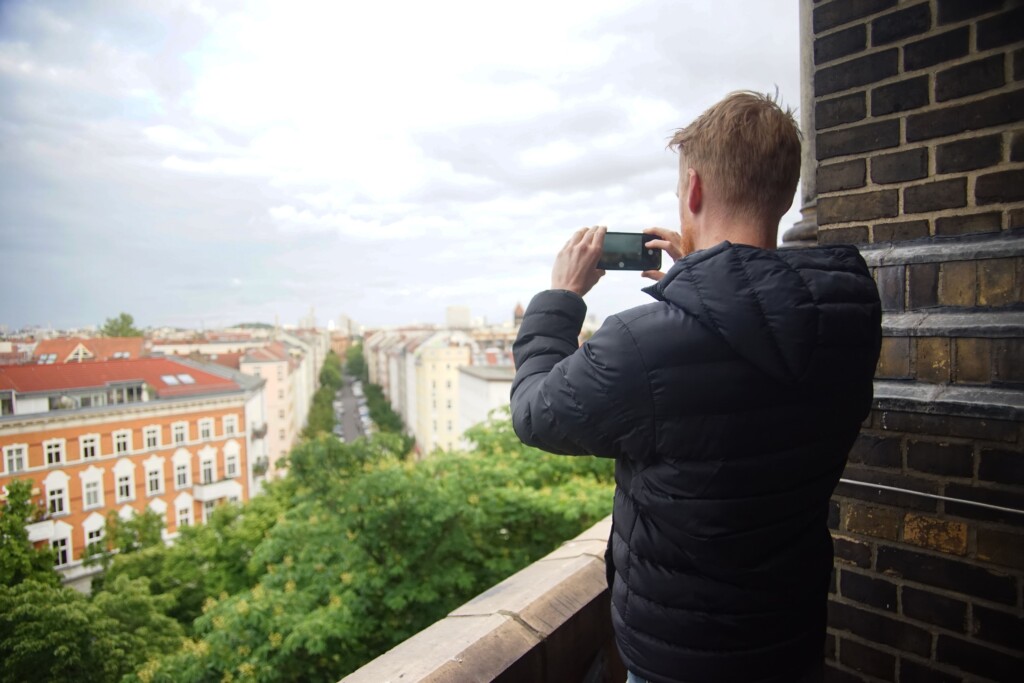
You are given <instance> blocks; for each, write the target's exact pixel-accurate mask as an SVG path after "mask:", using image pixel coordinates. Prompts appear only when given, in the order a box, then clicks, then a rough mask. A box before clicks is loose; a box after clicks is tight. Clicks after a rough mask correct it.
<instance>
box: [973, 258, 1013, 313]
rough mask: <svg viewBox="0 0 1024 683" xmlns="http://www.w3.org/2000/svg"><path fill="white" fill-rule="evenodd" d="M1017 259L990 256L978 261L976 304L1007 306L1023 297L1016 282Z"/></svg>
mask: <svg viewBox="0 0 1024 683" xmlns="http://www.w3.org/2000/svg"><path fill="white" fill-rule="evenodd" d="M1018 265H1019V263H1018V260H1017V259H1012V258H990V259H985V260H983V261H979V262H978V304H979V305H981V306H1008V305H1010V304H1014V303H1017V302H1018V301H1021V300H1022V299H1024V297H1022V296H1021V292H1020V286H1022V285H1024V281H1021V282H1017V280H1018V277H1017V266H1018Z"/></svg>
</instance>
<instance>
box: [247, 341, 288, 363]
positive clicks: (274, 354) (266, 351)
mask: <svg viewBox="0 0 1024 683" xmlns="http://www.w3.org/2000/svg"><path fill="white" fill-rule="evenodd" d="M288 358H289V354H288V348H287V347H286V346H285V345H284V342H271V343H269V344H267V345H266V346H264V347H261V348H258V349H249V350H248V351H247V352H246V353H245V355H244V356H243V357H242V362H243V363H271V362H280V361H283V360H288Z"/></svg>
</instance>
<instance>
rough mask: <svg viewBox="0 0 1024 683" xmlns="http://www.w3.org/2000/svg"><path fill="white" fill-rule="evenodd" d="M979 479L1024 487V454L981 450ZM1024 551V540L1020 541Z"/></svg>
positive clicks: (1000, 450) (999, 450)
mask: <svg viewBox="0 0 1024 683" xmlns="http://www.w3.org/2000/svg"><path fill="white" fill-rule="evenodd" d="M978 479H980V480H981V481H992V482H997V483H999V484H1006V485H1010V486H1021V487H1024V453H1022V452H1020V451H1009V450H1003V449H991V448H983V449H981V457H980V459H979V462H978ZM1020 540H1021V542H1022V544H1021V549H1022V550H1024V538H1021V539H1020Z"/></svg>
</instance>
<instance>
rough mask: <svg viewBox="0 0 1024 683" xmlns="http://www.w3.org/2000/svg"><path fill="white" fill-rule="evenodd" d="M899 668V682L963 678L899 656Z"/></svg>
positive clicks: (948, 682)
mask: <svg viewBox="0 0 1024 683" xmlns="http://www.w3.org/2000/svg"><path fill="white" fill-rule="evenodd" d="M899 668H900V683H963V680H964V679H963V676H958V675H956V674H953V673H946V672H943V671H939V670H937V669H935V668H933V667H932V666H927V665H925V664H920V663H918V662H915V661H914V660H912V659H909V658H907V657H901V658H900V665H899ZM858 683H863V681H860V682H858Z"/></svg>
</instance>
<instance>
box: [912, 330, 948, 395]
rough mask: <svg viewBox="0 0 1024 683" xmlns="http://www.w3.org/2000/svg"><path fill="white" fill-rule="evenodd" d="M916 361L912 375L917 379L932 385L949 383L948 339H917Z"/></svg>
mask: <svg viewBox="0 0 1024 683" xmlns="http://www.w3.org/2000/svg"><path fill="white" fill-rule="evenodd" d="M916 346H917V361H916V363H915V364H914V373H915V375H916V376H917V379H919V380H921V381H923V382H932V383H934V384H945V383H947V382H949V379H950V373H951V371H952V369H953V363H952V360H951V355H950V348H949V346H950V340H949V338H948V337H918V338H917V343H916Z"/></svg>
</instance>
